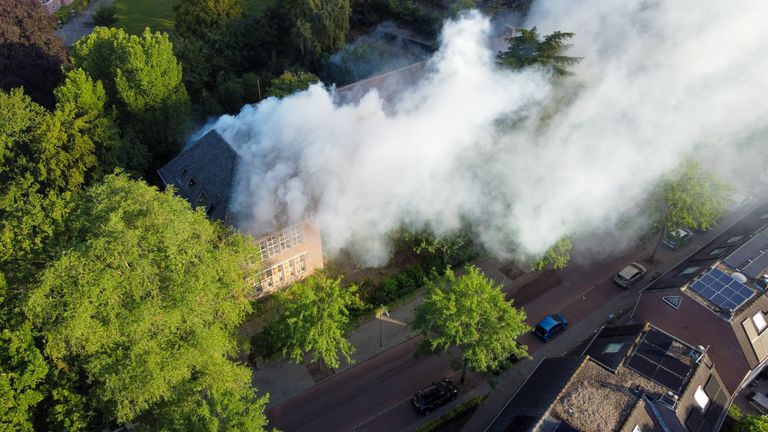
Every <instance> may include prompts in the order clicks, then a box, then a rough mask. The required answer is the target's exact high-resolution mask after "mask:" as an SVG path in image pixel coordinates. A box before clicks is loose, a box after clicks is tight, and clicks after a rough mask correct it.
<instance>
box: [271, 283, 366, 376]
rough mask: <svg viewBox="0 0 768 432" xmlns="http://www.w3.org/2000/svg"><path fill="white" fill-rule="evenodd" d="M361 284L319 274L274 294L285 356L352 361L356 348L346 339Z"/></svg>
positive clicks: (327, 361)
mask: <svg viewBox="0 0 768 432" xmlns="http://www.w3.org/2000/svg"><path fill="white" fill-rule="evenodd" d="M356 292H357V287H356V286H355V285H352V286H346V287H344V286H341V278H339V279H331V278H330V277H329V276H328V275H327V274H325V273H324V272H320V273H315V274H313V275H311V276H309V277H308V278H306V279H304V280H302V281H300V282H297V283H296V284H295V285H293V286H291V287H289V288H287V289H285V290H282V291H278V292H277V293H275V294H274V296H275V298H276V300H277V303H278V308H277V310H278V311H279V315H280V316H279V317H278V319H277V320H276V321H275V322H274V323H273V324H272V325H273V326H274V327H273V331H272V334H275V335H277V336H278V338H279V342H278V344H279V346H280V348H281V350H282V352H283V355H285V356H287V357H289V358H291V359H293V360H294V361H296V362H297V363H300V362H301V361H302V360H303V358H304V355H305V354H307V353H309V354H311V355H312V361H317V360H318V359H319V360H322V361H323V362H324V363H325V364H326V365H328V366H330V367H332V368H336V367H338V366H339V358H340V357H342V358H344V360H346V361H347V362H348V363H349V362H351V358H350V356H351V355H352V353H353V352H354V347H353V346H352V344H350V343H349V342H348V341H347V340H346V339H345V333H346V331H347V327H348V325H349V307H350V306H352V305H354V304H356V303H357V302H358V301H359V299H358V298H357V294H356Z"/></svg>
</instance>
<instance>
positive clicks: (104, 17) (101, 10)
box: [93, 4, 117, 27]
mask: <svg viewBox="0 0 768 432" xmlns="http://www.w3.org/2000/svg"><path fill="white" fill-rule="evenodd" d="M116 13H117V12H116V9H115V6H113V5H111V4H110V5H101V6H99V7H98V8H96V11H95V12H94V13H93V25H95V26H104V27H111V26H112V25H113V24H114V23H116V22H117V16H116Z"/></svg>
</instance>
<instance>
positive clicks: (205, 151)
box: [158, 129, 240, 222]
mask: <svg viewBox="0 0 768 432" xmlns="http://www.w3.org/2000/svg"><path fill="white" fill-rule="evenodd" d="M239 162H240V157H239V156H238V154H237V152H235V150H234V149H233V148H232V147H231V146H230V145H229V143H227V141H225V140H224V138H222V137H221V135H219V134H218V132H216V131H215V130H213V129H212V130H210V131H208V132H207V133H206V134H205V135H203V136H202V137H201V138H200V139H198V140H197V141H195V142H194V143H192V144H191V145H190V146H188V147H187V148H186V149H185V150H184V151H182V152H181V153H180V154H179V155H178V156H176V157H175V158H174V159H173V160H171V161H170V162H168V163H167V164H166V165H165V166H163V167H162V168H160V170H158V174H160V177H161V178H162V180H163V182H164V183H165V184H166V186H167V185H173V186H174V188H175V189H176V193H177V194H179V195H180V196H182V197H183V198H184V199H186V200H187V201H189V202H190V203H191V204H192V206H193V207H198V205H205V207H206V213H207V214H208V215H209V217H211V218H214V219H219V220H222V221H224V222H228V220H227V219H228V214H229V213H228V210H229V204H230V197H231V196H232V189H233V187H234V183H235V173H236V171H235V170H236V169H237V166H238V164H239Z"/></svg>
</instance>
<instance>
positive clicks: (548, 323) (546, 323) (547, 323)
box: [539, 315, 559, 330]
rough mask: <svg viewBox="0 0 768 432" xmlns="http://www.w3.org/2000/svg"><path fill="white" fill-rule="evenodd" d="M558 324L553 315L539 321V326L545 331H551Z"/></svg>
mask: <svg viewBox="0 0 768 432" xmlns="http://www.w3.org/2000/svg"><path fill="white" fill-rule="evenodd" d="M558 323H559V321H557V320H556V319H555V318H554V317H553V316H552V315H547V316H545V317H544V319H543V320H541V321H539V325H540V326H541V327H542V328H543V329H544V330H549V329H551V328H552V327H554V326H556V325H557V324H558Z"/></svg>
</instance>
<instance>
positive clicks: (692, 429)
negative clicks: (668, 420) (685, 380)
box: [677, 356, 731, 432]
mask: <svg viewBox="0 0 768 432" xmlns="http://www.w3.org/2000/svg"><path fill="white" fill-rule="evenodd" d="M699 387H701V389H702V390H703V391H704V393H706V395H707V397H709V404H708V405H707V407H706V409H705V410H703V411H702V410H701V408H700V407H699V405H698V404H697V403H696V401H695V399H694V396H693V395H694V394H695V393H696V391H697V390H698V388H699ZM730 398H731V395H730V394H729V393H728V390H726V389H725V386H724V385H723V383H722V381H721V380H720V377H719V376H718V374H717V371H716V370H715V368H714V364H713V363H712V361H711V360H710V359H709V357H708V356H704V358H703V359H702V361H701V362H700V363H699V367H698V368H697V369H696V372H695V373H694V375H693V377H692V378H691V381H690V383H689V384H688V388H687V389H686V390H685V392H684V393H683V395H682V396H681V397H680V402H679V403H678V407H677V417H678V419H679V420H680V422H682V423H684V424H685V426H686V429H687V430H688V431H689V432H717V431H719V430H720V426H722V424H723V421H724V420H725V411H726V408H727V406H728V402H729V401H730Z"/></svg>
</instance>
